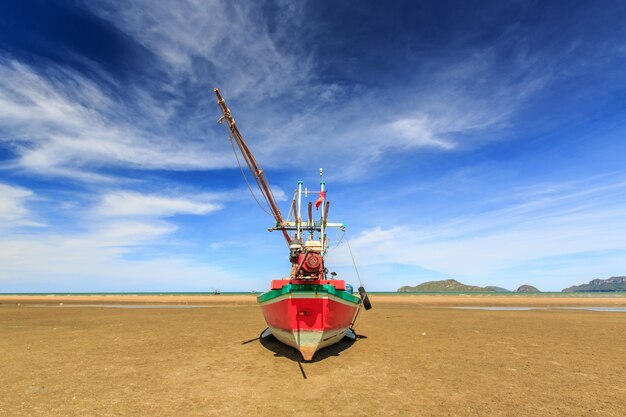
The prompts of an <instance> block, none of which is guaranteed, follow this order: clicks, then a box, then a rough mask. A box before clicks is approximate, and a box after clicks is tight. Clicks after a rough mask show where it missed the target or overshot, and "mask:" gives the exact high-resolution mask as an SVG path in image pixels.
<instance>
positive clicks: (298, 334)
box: [270, 326, 348, 361]
mask: <svg viewBox="0 0 626 417" xmlns="http://www.w3.org/2000/svg"><path fill="white" fill-rule="evenodd" d="M270 330H271V331H272V334H273V335H274V337H276V339H278V340H280V341H281V342H283V343H284V344H286V345H289V346H291V347H293V348H296V349H298V350H299V351H300V353H302V357H303V358H304V360H305V361H310V360H311V359H313V355H314V354H315V352H317V351H318V350H320V349H323V348H325V347H327V346H330V345H332V344H335V343H337V342H338V341H340V340H341V339H343V338H344V336H345V335H346V332H347V331H348V327H342V328H339V329H330V330H326V331H315V330H294V331H289V330H283V329H279V328H276V327H272V326H270Z"/></svg>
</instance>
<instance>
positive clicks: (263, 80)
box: [0, 0, 626, 292]
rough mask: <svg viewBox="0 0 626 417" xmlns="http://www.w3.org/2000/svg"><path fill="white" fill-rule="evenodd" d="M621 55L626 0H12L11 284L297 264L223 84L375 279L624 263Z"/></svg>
mask: <svg viewBox="0 0 626 417" xmlns="http://www.w3.org/2000/svg"><path fill="white" fill-rule="evenodd" d="M625 59H626V5H625V4H624V3H623V2H619V1H615V2H610V1H608V2H602V4H600V3H597V2H596V3H594V2H589V3H588V4H578V3H574V2H549V4H546V3H545V2H520V1H511V2H506V1H501V2H472V3H471V4H469V3H468V2H462V1H432V2H429V1H423V2H409V1H397V2H388V3H384V4H383V3H382V2H374V1H358V2H356V1H345V2H330V1H312V2H293V3H291V2H287V1H269V2H266V1H259V2H227V1H203V2H197V1H183V0H180V1H147V0H126V1H123V2H122V1H113V0H111V1H109V0H106V1H96V0H91V1H64V2H62V1H55V0H45V1H26V2H14V1H0V292H21V291H25V292H29V291H33V292H46V291H58V292H64V291H211V290H212V289H213V288H220V289H222V291H249V290H257V291H260V290H264V289H265V288H266V287H267V285H268V281H269V280H270V279H275V278H278V277H280V276H282V275H283V274H285V273H287V272H288V268H289V264H288V259H287V253H286V249H285V247H284V242H283V240H282V238H281V236H280V235H279V234H277V233H273V234H271V233H267V232H266V228H267V227H269V226H271V225H272V219H271V218H269V217H268V216H267V215H266V214H265V213H263V212H262V211H261V210H259V209H258V207H257V206H256V203H255V202H254V200H253V199H252V198H251V196H250V195H249V192H248V190H247V189H246V187H245V183H244V182H243V180H242V178H241V175H240V173H239V171H238V168H237V165H236V161H235V158H234V156H233V154H232V149H231V148H230V145H229V143H228V140H227V134H226V131H225V130H224V128H223V126H219V125H217V123H216V121H217V119H218V117H219V116H220V113H219V109H218V107H217V105H216V103H215V98H214V96H213V93H212V89H213V87H214V86H217V87H219V88H220V89H221V91H222V93H223V95H224V96H225V97H226V99H227V102H228V105H229V107H230V108H231V110H232V111H233V114H234V116H235V118H236V119H237V121H238V125H239V127H240V129H241V131H242V132H243V134H244V137H245V138H246V140H247V141H248V143H249V145H250V146H251V148H252V149H253V151H254V153H255V155H256V157H257V159H258V160H259V161H260V163H261V164H262V165H263V167H264V168H265V170H266V172H267V176H268V177H269V179H270V182H271V183H272V186H273V187H274V189H275V192H276V194H277V195H278V196H279V198H280V200H281V204H282V209H283V210H284V211H287V208H288V207H287V206H288V204H287V200H286V197H285V196H287V195H291V193H292V190H293V188H294V187H295V185H296V181H298V180H303V181H305V184H308V185H309V186H310V187H311V188H315V187H316V185H315V183H316V182H317V179H318V178H317V177H318V168H319V167H324V170H325V179H326V181H327V183H328V199H329V200H330V201H331V216H330V217H331V220H335V221H342V222H345V223H346V224H347V225H348V235H347V236H348V237H349V238H350V243H351V246H352V250H353V252H354V255H355V258H356V260H357V263H358V266H359V271H360V273H361V276H362V279H363V281H364V282H365V284H366V286H367V287H368V288H369V289H371V290H391V291H393V290H395V289H397V288H398V287H400V286H402V285H406V284H411V285H415V284H417V283H419V282H423V281H426V280H432V279H442V278H456V279H458V280H460V281H462V282H464V283H468V284H476V285H498V286H503V287H506V288H509V289H515V288H517V287H518V286H519V285H521V284H532V285H535V286H537V287H538V288H540V289H542V290H546V291H559V290H561V289H562V288H564V287H567V286H569V285H572V284H578V283H581V282H586V281H589V280H591V279H594V278H606V277H609V276H612V275H623V274H626V165H625V163H624V162H625V157H624V155H626V140H625V138H626V111H625V110H626V105H625V104H624V103H626V71H624V69H625V62H626V61H625ZM330 237H331V240H332V243H337V242H338V240H339V236H336V235H333V234H332V233H331V235H330ZM328 264H329V266H330V269H331V270H337V271H338V272H339V274H340V276H341V277H343V278H346V279H347V280H348V281H349V282H353V283H356V279H355V277H354V271H353V268H352V266H351V261H350V257H349V253H348V251H347V248H346V245H345V240H344V241H342V242H341V244H340V245H339V246H337V247H336V248H335V249H334V250H333V251H332V252H331V253H330V255H329V259H328Z"/></svg>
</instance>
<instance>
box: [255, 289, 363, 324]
mask: <svg viewBox="0 0 626 417" xmlns="http://www.w3.org/2000/svg"><path fill="white" fill-rule="evenodd" d="M309 297H311V298H304V297H302V295H301V294H290V296H289V297H286V298H283V299H282V300H280V301H275V302H269V303H267V304H265V305H261V309H262V310H263V315H264V316H265V321H266V322H267V324H268V325H270V326H272V327H276V328H279V329H283V330H318V331H324V330H329V329H337V328H343V327H348V326H350V324H351V323H352V319H353V318H354V314H355V313H356V309H357V307H358V304H352V305H347V303H346V304H344V302H339V301H336V300H334V299H331V297H332V296H328V295H325V296H320V297H315V298H314V295H310V296H309ZM281 298H282V297H281Z"/></svg>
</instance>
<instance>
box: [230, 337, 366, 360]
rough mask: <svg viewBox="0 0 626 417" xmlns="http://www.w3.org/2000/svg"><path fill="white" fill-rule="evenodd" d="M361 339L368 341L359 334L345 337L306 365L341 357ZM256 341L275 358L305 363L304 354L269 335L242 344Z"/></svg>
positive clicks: (318, 352)
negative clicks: (342, 353) (353, 336)
mask: <svg viewBox="0 0 626 417" xmlns="http://www.w3.org/2000/svg"><path fill="white" fill-rule="evenodd" d="M360 339H367V336H363V335H358V334H357V335H356V338H350V337H344V338H343V339H341V340H340V341H339V342H337V343H335V344H333V345H331V346H328V347H325V348H323V349H320V350H318V351H317V352H315V355H314V356H313V359H312V360H310V361H307V362H306V363H314V362H319V361H323V360H324V359H327V358H330V357H332V356H339V355H340V354H341V352H343V351H344V350H346V349H348V348H349V347H350V346H352V345H353V344H354V343H356V342H357V340H360ZM254 341H259V343H261V346H263V347H264V348H266V349H267V350H269V351H271V352H273V353H274V356H275V357H282V358H287V359H290V360H292V361H294V362H298V363H300V362H304V361H303V360H302V354H301V353H300V352H299V351H298V350H297V349H294V348H292V347H291V346H287V345H285V344H283V343H281V342H279V341H278V339H276V338H275V337H274V336H273V335H269V336H266V337H257V338H254V339H252V340H247V341H245V342H243V343H242V344H248V343H250V342H254Z"/></svg>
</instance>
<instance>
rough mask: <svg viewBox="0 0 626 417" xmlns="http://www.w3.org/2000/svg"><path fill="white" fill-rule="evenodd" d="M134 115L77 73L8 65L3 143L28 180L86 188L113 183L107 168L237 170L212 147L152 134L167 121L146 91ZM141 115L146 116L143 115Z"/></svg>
mask: <svg viewBox="0 0 626 417" xmlns="http://www.w3.org/2000/svg"><path fill="white" fill-rule="evenodd" d="M134 98H135V99H137V100H138V101H137V102H134V103H133V108H132V109H129V107H128V105H127V103H125V102H124V101H116V99H115V98H114V94H113V93H112V92H110V91H107V89H106V88H105V86H104V85H99V84H97V83H96V82H95V81H93V80H89V79H87V78H85V77H83V76H81V75H78V74H77V73H75V72H73V71H71V70H68V69H61V68H57V67H50V68H48V69H46V70H45V71H40V70H35V69H33V68H31V67H29V66H27V65H25V64H21V63H19V62H17V61H14V60H7V59H0V108H2V112H0V124H1V125H2V126H3V129H4V130H5V132H6V133H5V135H3V137H2V140H3V141H4V142H6V143H8V145H9V146H10V147H11V148H12V149H13V151H14V153H16V154H17V159H16V160H14V161H13V162H11V164H12V165H13V166H14V167H17V168H19V169H22V170H24V171H26V172H28V173H36V174H45V175H58V176H67V177H72V178H76V179H79V180H85V181H105V180H112V178H111V177H107V176H106V175H103V174H101V173H99V172H98V168H100V167H102V166H105V167H106V166H114V167H115V166H118V167H130V168H135V169H172V170H186V169H203V168H204V169H206V168H218V167H224V166H230V165H232V158H230V157H225V156H224V153H219V152H218V153H216V152H213V151H211V150H210V149H209V146H208V143H207V142H202V141H196V140H189V141H186V140H185V138H180V137H174V136H169V134H168V133H169V132H167V129H163V130H164V133H165V134H164V135H160V134H155V133H153V132H152V129H151V127H150V126H151V125H152V126H154V124H156V123H158V122H157V120H159V119H161V116H162V115H161V114H160V111H161V110H159V109H155V108H154V103H152V100H153V99H152V98H150V96H147V95H146V93H145V92H141V91H140V92H139V93H137V95H135V96H134ZM137 111H138V112H139V113H137Z"/></svg>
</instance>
